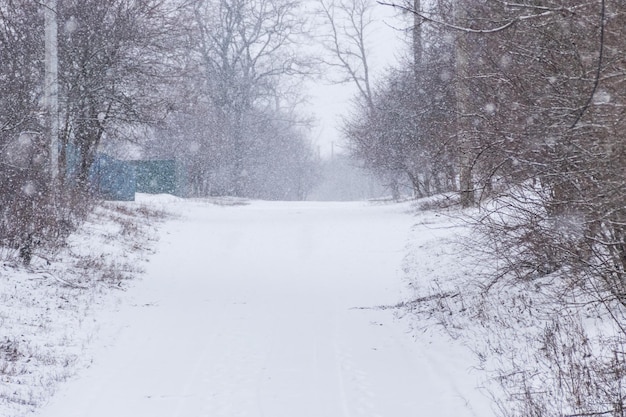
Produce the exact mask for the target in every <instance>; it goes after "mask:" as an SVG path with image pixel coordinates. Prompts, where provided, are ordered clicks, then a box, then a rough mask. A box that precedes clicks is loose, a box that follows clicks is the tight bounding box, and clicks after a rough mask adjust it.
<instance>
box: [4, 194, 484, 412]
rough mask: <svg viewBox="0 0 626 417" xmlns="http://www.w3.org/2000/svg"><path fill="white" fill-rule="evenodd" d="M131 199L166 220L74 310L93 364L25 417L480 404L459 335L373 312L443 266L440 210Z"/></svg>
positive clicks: (436, 408)
mask: <svg viewBox="0 0 626 417" xmlns="http://www.w3.org/2000/svg"><path fill="white" fill-rule="evenodd" d="M142 200H143V201H141V203H143V204H147V205H148V206H151V207H157V208H158V207H161V206H162V207H163V208H165V209H166V210H168V211H170V212H174V213H176V214H177V216H176V218H174V219H170V220H168V221H167V222H166V223H165V224H163V225H162V226H161V227H160V229H159V235H160V241H159V243H158V245H157V247H156V253H155V254H154V255H152V256H151V257H150V258H149V262H148V263H147V264H146V266H145V268H144V269H145V273H144V274H142V275H141V277H140V279H139V280H138V281H137V282H136V283H135V284H133V285H131V286H130V287H129V289H128V291H126V292H123V293H119V294H116V295H115V298H116V300H117V303H108V304H107V303H105V304H106V305H108V306H109V307H106V306H104V307H102V308H99V309H93V311H91V310H90V311H87V312H84V314H85V315H87V317H89V320H88V321H96V322H97V323H98V325H97V334H96V335H93V337H90V338H89V339H90V343H88V347H85V348H84V349H83V351H82V355H83V356H86V357H87V358H88V359H85V358H83V361H82V362H81V363H85V362H91V365H90V366H89V367H88V368H82V369H81V366H78V369H79V371H78V373H77V375H75V376H74V377H72V378H70V380H69V381H68V382H65V383H62V384H61V385H60V388H59V389H58V392H57V393H56V395H54V396H53V397H52V398H51V400H50V401H49V403H48V404H46V405H45V406H43V407H42V408H40V409H39V410H38V411H36V412H35V415H36V416H38V417H72V416H76V417H97V416H106V417H110V416H116V417H131V416H132V417H136V416H150V417H159V416H164V417H165V416H167V417H174V416H181V417H182V416H186V417H187V416H191V417H193V416H198V417H200V416H210V417H220V416H224V417H226V416H228V417H234V416H251V417H257V416H258V417H261V416H267V417H283V416H284V417H293V416H298V417H306V416H311V417H348V416H349V417H358V416H364V417H365V416H367V417H375V416H379V417H404V416H407V417H409V416H429V417H434V416H441V417H448V416H449V417H465V416H480V417H489V416H491V415H493V414H492V412H491V409H490V404H489V400H488V398H487V397H486V396H485V395H483V393H482V392H481V391H480V390H479V389H478V388H477V387H478V386H479V385H480V383H481V378H482V377H481V375H480V374H479V373H477V372H474V371H472V369H474V368H473V366H474V359H473V356H472V355H471V354H470V352H469V351H468V350H467V349H466V348H465V347H463V346H462V345H460V344H459V343H457V342H455V341H454V340H452V339H451V338H450V337H449V336H448V335H446V334H443V333H441V332H439V331H437V330H436V329H432V328H428V330H426V331H424V329H421V330H420V331H419V332H418V331H416V329H418V328H419V326H415V323H412V316H406V317H404V318H400V315H398V314H396V312H397V311H398V310H396V309H392V308H384V306H391V305H394V304H396V303H398V302H399V301H400V300H404V299H408V298H410V297H411V296H413V291H412V290H411V289H410V286H409V285H408V284H409V282H412V281H413V280H414V279H415V277H414V276H407V274H409V275H411V274H414V273H415V271H416V270H419V271H424V274H425V275H427V274H428V271H431V270H432V271H433V274H435V275H436V274H438V273H439V274H440V272H437V268H438V267H439V268H454V267H455V265H454V264H453V263H451V262H450V261H449V259H450V258H448V260H447V261H445V262H442V263H441V265H438V263H437V258H438V256H439V254H440V252H441V253H443V252H445V249H442V250H438V249H437V245H439V244H441V245H445V244H446V242H447V240H446V239H449V238H450V237H451V236H453V235H455V234H456V233H457V232H458V230H455V228H454V227H452V226H451V225H449V223H448V221H447V220H445V219H441V218H436V217H434V216H433V214H432V213H417V214H415V210H414V208H413V207H412V206H411V204H409V203H405V204H373V203H313V202H298V203H284V202H281V203H270V202H250V203H248V204H245V205H237V204H226V205H217V204H213V203H211V202H208V201H197V200H196V201H193V200H192V201H185V200H178V199H175V198H173V197H163V196H161V197H146V196H142ZM416 242H417V243H416ZM420 247H422V248H423V249H424V257H422V258H421V255H420V253H419V250H420ZM407 252H409V256H407ZM416 265H417V266H418V267H417V269H416ZM422 265H423V266H424V267H422ZM447 273H448V272H445V273H444V274H447ZM419 279H420V280H421V281H422V283H423V285H428V284H427V281H428V279H429V277H428V276H422V277H420V278H419ZM110 305H114V306H115V308H112V307H110ZM381 307H382V308H381ZM86 328H87V329H88V330H89V331H92V332H93V331H94V326H86ZM76 331H77V333H81V332H83V331H84V329H83V326H82V325H81V327H80V328H78V329H77V330H76ZM67 337H69V338H70V340H71V339H72V338H76V339H77V340H84V339H85V337H79V336H77V335H71V336H67ZM68 372H69V371H68ZM0 410H1V408H0ZM14 415H22V414H14Z"/></svg>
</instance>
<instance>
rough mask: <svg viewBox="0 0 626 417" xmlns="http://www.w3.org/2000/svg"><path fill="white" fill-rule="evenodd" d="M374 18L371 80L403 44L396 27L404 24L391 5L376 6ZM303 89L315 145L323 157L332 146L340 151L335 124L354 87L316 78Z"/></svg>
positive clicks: (347, 109)
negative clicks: (313, 120) (314, 125)
mask: <svg viewBox="0 0 626 417" xmlns="http://www.w3.org/2000/svg"><path fill="white" fill-rule="evenodd" d="M375 7H376V8H375V9H374V10H375V15H374V16H375V18H376V19H377V23H376V24H375V25H374V26H373V28H372V30H371V32H370V36H369V39H367V40H366V42H367V43H368V45H369V47H370V56H369V57H368V59H369V60H370V66H371V71H372V82H373V84H375V83H376V81H377V80H379V79H380V78H381V76H382V75H384V70H385V69H386V68H388V67H390V66H392V65H394V64H395V63H396V62H397V58H398V57H399V56H400V54H401V53H402V49H403V45H404V34H403V33H402V32H401V31H400V30H399V28H403V27H405V25H406V21H403V20H402V18H399V17H397V12H395V11H394V10H393V9H392V8H391V7H388V6H380V5H376V6H375ZM309 84H310V86H309V88H308V89H307V90H308V91H307V94H308V96H309V101H310V106H308V107H307V108H304V111H305V112H307V113H309V114H313V115H314V116H315V118H316V119H317V128H316V129H314V130H313V132H312V138H313V141H314V143H315V144H316V145H317V146H318V147H319V150H320V153H321V155H322V156H323V157H329V156H330V155H331V152H332V149H333V147H334V151H335V152H336V153H337V152H341V148H342V146H343V138H342V136H341V132H339V130H338V129H339V127H340V125H341V120H342V117H346V116H347V115H349V112H350V106H351V99H352V97H354V96H355V95H356V87H355V86H354V85H353V84H352V83H349V84H341V85H338V84H330V83H328V82H323V81H318V82H310V83H309Z"/></svg>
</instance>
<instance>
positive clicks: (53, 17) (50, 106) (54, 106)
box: [44, 0, 59, 193]
mask: <svg viewBox="0 0 626 417" xmlns="http://www.w3.org/2000/svg"><path fill="white" fill-rule="evenodd" d="M44 16H45V85H44V106H45V111H46V135H47V136H48V138H49V141H50V176H51V178H50V179H51V181H52V184H51V185H52V190H53V193H56V192H57V191H58V190H56V188H57V185H58V184H57V182H58V177H59V143H58V141H59V70H58V68H59V54H58V37H57V30H58V22H57V0H47V1H46V2H45V5H44Z"/></svg>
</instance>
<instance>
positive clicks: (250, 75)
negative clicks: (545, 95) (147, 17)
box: [193, 0, 310, 196]
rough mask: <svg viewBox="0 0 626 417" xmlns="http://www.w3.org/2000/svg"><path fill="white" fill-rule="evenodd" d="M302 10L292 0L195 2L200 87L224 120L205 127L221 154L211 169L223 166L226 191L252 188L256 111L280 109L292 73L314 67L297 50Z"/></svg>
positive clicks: (245, 191)
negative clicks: (211, 126)
mask: <svg viewBox="0 0 626 417" xmlns="http://www.w3.org/2000/svg"><path fill="white" fill-rule="evenodd" d="M300 11H301V8H300V3H299V2H297V1H294V0H261V1H255V2H249V1H243V0H199V1H196V2H195V3H194V25H195V26H194V29H195V32H194V34H193V36H194V44H195V48H193V52H194V58H195V62H196V65H197V67H196V70H195V71H196V77H197V79H198V81H197V82H198V84H197V85H198V90H199V91H198V93H199V95H200V96H201V97H203V98H202V99H201V100H202V101H203V102H204V103H205V106H206V107H207V108H210V109H211V111H213V112H216V115H217V119H219V121H220V123H219V124H216V125H214V130H213V131H212V132H207V133H206V138H205V141H207V142H210V143H212V145H211V147H212V149H213V150H214V152H216V153H217V154H218V155H219V160H218V161H215V162H216V163H217V165H214V166H212V167H208V169H209V170H213V171H214V172H217V171H220V172H221V174H220V178H219V180H218V181H219V182H220V183H221V184H222V185H223V187H224V192H225V193H228V194H234V195H239V196H241V195H245V194H249V191H250V184H251V182H250V181H251V180H252V179H251V175H254V174H253V170H251V166H250V161H251V160H252V159H254V157H255V156H254V155H253V154H252V149H253V148H254V142H255V141H257V140H258V138H255V136H254V134H253V133H252V132H251V130H250V129H249V127H250V126H251V124H252V123H253V122H254V118H255V114H258V112H259V111H261V112H264V113H265V114H268V112H267V111H266V110H267V109H270V108H276V107H277V105H278V107H282V104H283V102H284V100H285V98H286V92H287V90H288V88H289V87H290V85H291V80H290V79H289V77H291V76H294V75H298V76H299V75H302V74H303V73H306V72H307V71H308V67H309V65H310V63H309V60H308V58H306V56H305V55H304V54H302V53H301V51H299V49H301V48H299V42H301V38H300V36H301V35H302V34H303V33H304V31H305V23H306V21H305V20H304V19H303V18H302V17H301V13H300ZM277 100H278V101H277ZM277 103H278V104H277Z"/></svg>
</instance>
